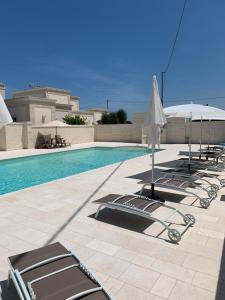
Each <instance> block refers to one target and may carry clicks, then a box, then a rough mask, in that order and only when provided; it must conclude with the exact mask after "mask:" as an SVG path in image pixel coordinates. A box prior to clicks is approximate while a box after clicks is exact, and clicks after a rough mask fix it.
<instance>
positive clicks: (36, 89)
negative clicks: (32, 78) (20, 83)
mask: <svg viewBox="0 0 225 300" xmlns="http://www.w3.org/2000/svg"><path fill="white" fill-rule="evenodd" d="M37 91H40V92H42V91H43V92H54V93H60V94H67V95H70V94H71V91H69V90H65V89H59V88H53V87H48V86H45V87H34V88H31V89H26V90H21V91H15V92H14V93H13V96H17V95H18V96H19V95H21V94H23V95H24V94H31V93H32V92H37Z"/></svg>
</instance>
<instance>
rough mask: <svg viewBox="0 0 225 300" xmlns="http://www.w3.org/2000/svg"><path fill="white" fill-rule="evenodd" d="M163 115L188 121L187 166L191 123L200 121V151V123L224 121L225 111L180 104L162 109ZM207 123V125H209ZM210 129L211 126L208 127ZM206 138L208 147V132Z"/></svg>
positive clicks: (206, 106) (198, 105) (191, 104)
mask: <svg viewBox="0 0 225 300" xmlns="http://www.w3.org/2000/svg"><path fill="white" fill-rule="evenodd" d="M164 112H165V115H166V116H168V117H175V118H186V119H189V120H190V127H189V130H190V134H189V143H188V144H189V165H188V167H189V168H190V160H191V131H192V121H201V133H200V151H201V148H202V121H203V120H208V121H209V122H210V123H211V120H214V121H221V120H225V111H224V110H222V109H219V108H216V107H213V106H208V105H201V104H194V103H190V104H182V105H175V106H170V107H167V108H165V109H164ZM210 123H209V125H210ZM209 128H211V126H209ZM208 132H209V138H208V146H209V140H210V130H209V131H208Z"/></svg>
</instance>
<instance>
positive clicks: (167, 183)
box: [140, 174, 217, 208]
mask: <svg viewBox="0 0 225 300" xmlns="http://www.w3.org/2000/svg"><path fill="white" fill-rule="evenodd" d="M148 186H149V187H150V188H151V186H152V184H151V180H149V179H146V180H145V181H144V184H143V186H142V189H141V191H140V194H141V195H142V194H143V192H144V190H145V189H146V187H148ZM154 186H155V187H159V188H164V189H168V190H172V191H177V192H182V193H185V194H188V195H190V196H194V197H195V198H196V201H197V200H198V201H199V203H200V205H201V207H203V208H208V207H209V205H210V203H211V202H212V200H213V199H215V198H216V196H217V192H216V191H215V190H213V189H208V188H206V187H204V186H202V185H200V184H198V183H195V182H193V181H190V180H187V179H184V178H182V177H179V176H171V175H169V176H168V175H167V174H164V175H162V176H161V177H159V178H157V179H155V180H154ZM200 193H201V195H200ZM203 195H204V196H203Z"/></svg>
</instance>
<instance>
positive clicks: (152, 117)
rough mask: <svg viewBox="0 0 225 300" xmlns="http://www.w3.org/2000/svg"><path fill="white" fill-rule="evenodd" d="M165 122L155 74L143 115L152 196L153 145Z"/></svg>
mask: <svg viewBox="0 0 225 300" xmlns="http://www.w3.org/2000/svg"><path fill="white" fill-rule="evenodd" d="M165 124H166V117H165V114H164V111H163V107H162V103H161V99H160V96H159V89H158V83H157V79H156V76H153V78H152V93H151V98H150V101H149V105H148V109H147V112H146V115H145V121H144V130H145V132H146V134H147V139H148V147H149V145H151V149H152V153H151V156H152V182H151V191H152V192H151V193H152V197H153V196H154V162H155V147H156V145H158V147H159V146H160V135H161V128H162V127H163V126H164V125H165Z"/></svg>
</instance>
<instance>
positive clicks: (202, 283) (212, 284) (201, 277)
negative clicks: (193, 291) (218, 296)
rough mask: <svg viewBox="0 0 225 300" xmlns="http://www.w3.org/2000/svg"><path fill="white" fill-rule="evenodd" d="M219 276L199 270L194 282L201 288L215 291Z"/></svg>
mask: <svg viewBox="0 0 225 300" xmlns="http://www.w3.org/2000/svg"><path fill="white" fill-rule="evenodd" d="M217 281H218V280H217V278H216V277H214V276H210V275H207V274H203V273H200V272H197V273H196V274H195V276H194V278H193V281H192V283H193V284H194V285H196V286H198V287H200V288H204V289H206V290H209V291H211V292H215V291H216V288H217Z"/></svg>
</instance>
